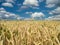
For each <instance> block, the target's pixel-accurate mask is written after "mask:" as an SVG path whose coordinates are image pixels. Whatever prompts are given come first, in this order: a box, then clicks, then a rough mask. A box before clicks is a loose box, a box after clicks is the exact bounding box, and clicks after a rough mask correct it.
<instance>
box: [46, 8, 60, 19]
mask: <svg viewBox="0 0 60 45" xmlns="http://www.w3.org/2000/svg"><path fill="white" fill-rule="evenodd" d="M49 14H51V16H49V17H48V18H47V20H60V7H57V8H56V9H54V10H52V11H50V12H49Z"/></svg>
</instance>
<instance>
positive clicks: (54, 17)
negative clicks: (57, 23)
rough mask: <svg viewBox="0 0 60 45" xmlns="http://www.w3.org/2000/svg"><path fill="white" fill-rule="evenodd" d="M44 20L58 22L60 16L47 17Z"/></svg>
mask: <svg viewBox="0 0 60 45" xmlns="http://www.w3.org/2000/svg"><path fill="white" fill-rule="evenodd" d="M45 20H60V15H55V16H49V17H48V18H46V19H45Z"/></svg>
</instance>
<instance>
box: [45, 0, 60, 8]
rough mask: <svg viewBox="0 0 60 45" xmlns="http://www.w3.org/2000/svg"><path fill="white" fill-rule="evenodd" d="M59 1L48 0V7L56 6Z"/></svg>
mask: <svg viewBox="0 0 60 45" xmlns="http://www.w3.org/2000/svg"><path fill="white" fill-rule="evenodd" d="M58 2H59V0H46V4H47V5H46V7H49V8H51V7H54V6H55V5H56V4H57V3H58Z"/></svg>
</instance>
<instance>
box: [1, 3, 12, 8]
mask: <svg viewBox="0 0 60 45" xmlns="http://www.w3.org/2000/svg"><path fill="white" fill-rule="evenodd" d="M2 6H7V7H13V5H12V3H2Z"/></svg>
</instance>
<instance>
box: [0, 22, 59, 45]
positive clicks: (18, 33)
mask: <svg viewBox="0 0 60 45" xmlns="http://www.w3.org/2000/svg"><path fill="white" fill-rule="evenodd" d="M0 45H60V21H0Z"/></svg>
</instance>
